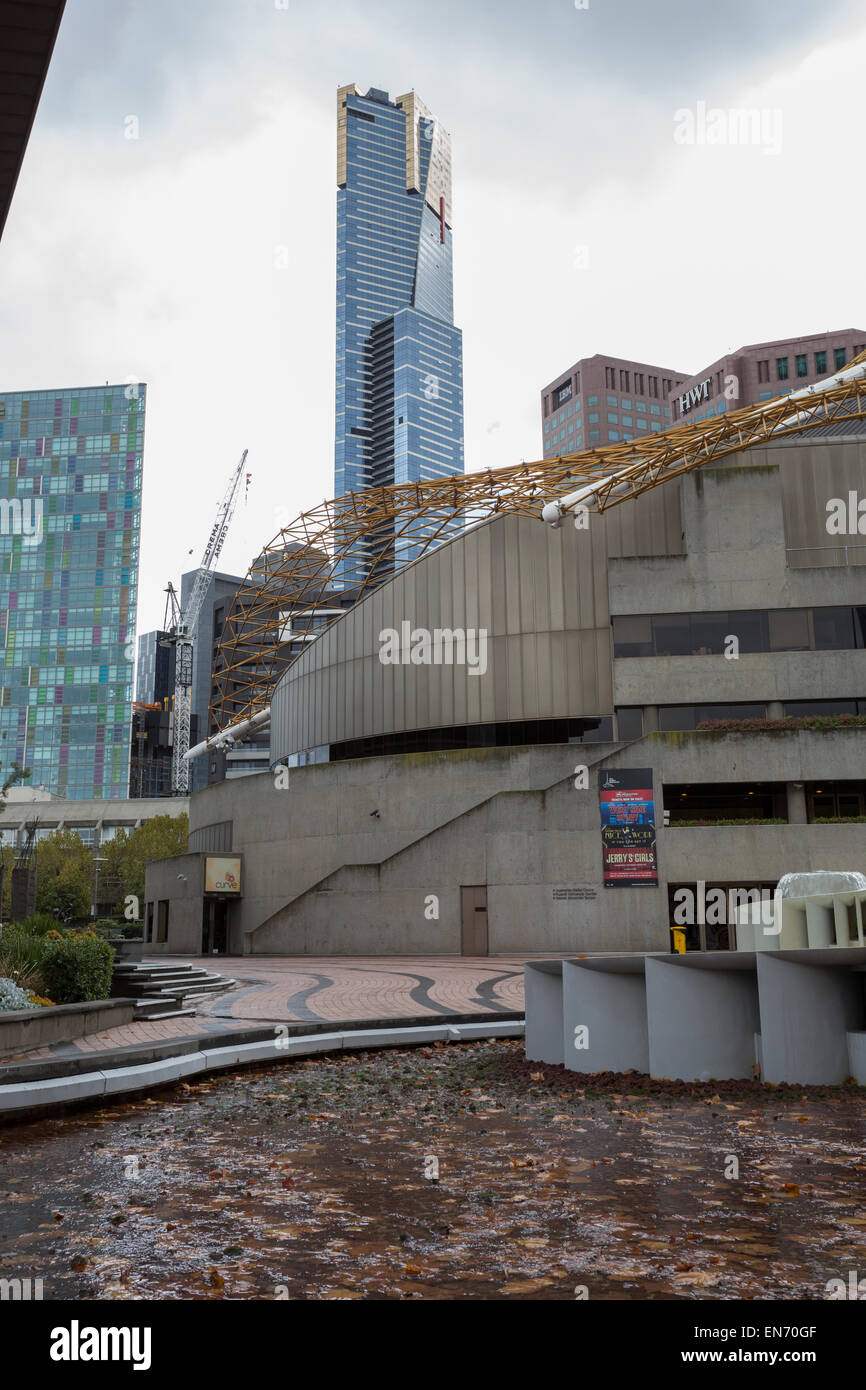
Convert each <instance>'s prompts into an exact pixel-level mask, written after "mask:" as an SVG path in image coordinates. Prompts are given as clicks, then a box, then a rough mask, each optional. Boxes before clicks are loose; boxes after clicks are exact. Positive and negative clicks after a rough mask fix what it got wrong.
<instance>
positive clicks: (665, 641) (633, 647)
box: [611, 607, 866, 657]
mask: <svg viewBox="0 0 866 1390" xmlns="http://www.w3.org/2000/svg"><path fill="white" fill-rule="evenodd" d="M611 623H612V627H613V654H614V656H615V657H631V656H719V655H725V654H727V653H730V654H731V655H734V654H735V653H740V652H743V653H748V652H799V651H850V650H853V649H855V648H858V647H859V648H863V647H866V608H848V607H839V608H771V609H763V610H762V609H754V610H749V611H745V610H741V611H732V612H718V613H661V614H656V613H654V614H650V613H638V614H629V615H623V616H618V617H614V618H612V620H611Z"/></svg>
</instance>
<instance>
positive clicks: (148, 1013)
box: [135, 999, 195, 1020]
mask: <svg viewBox="0 0 866 1390" xmlns="http://www.w3.org/2000/svg"><path fill="white" fill-rule="evenodd" d="M176 1004H177V1000H175V999H141V1000H139V1002H138V1004H137V1005H136V1009H135V1018H136V1019H138V1020H141V1019H145V1020H147V1019H157V1018H193V1017H194V1016H195V1009H178V1008H176Z"/></svg>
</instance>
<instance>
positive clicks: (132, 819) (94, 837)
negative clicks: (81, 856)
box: [0, 786, 189, 849]
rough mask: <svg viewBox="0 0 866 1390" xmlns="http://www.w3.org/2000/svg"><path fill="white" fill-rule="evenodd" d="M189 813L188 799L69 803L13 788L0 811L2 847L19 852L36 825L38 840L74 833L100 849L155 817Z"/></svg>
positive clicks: (31, 789) (38, 790)
mask: <svg viewBox="0 0 866 1390" xmlns="http://www.w3.org/2000/svg"><path fill="white" fill-rule="evenodd" d="M188 810H189V798H188V797H181V796H178V797H166V798H165V799H164V800H158V799H156V798H154V799H149V800H139V799H137V798H136V799H135V800H124V801H112V802H111V803H109V804H106V803H105V802H102V801H66V800H64V799H63V797H59V796H55V795H53V794H52V793H51V792H49V791H46V790H45V789H44V788H42V787H27V786H24V787H11V788H10V790H9V791H8V792H7V793H6V805H5V806H2V807H0V844H2V845H3V847H4V848H5V847H7V846H11V847H12V848H13V849H19V848H20V847H21V846H22V845H23V844H24V841H25V839H26V836H27V828H28V826H31V825H33V824H34V823H35V825H36V839H37V840H41V839H44V838H45V836H46V835H53V834H54V832H55V830H74V831H75V833H76V834H77V835H80V836H81V838H82V840H83V841H84V843H85V844H86V845H90V846H91V848H92V849H98V848H99V846H100V845H103V844H106V843H107V842H108V841H109V840H111V839H113V838H114V836H115V835H116V834H117V831H118V830H135V829H137V827H138V826H139V825H141V824H142V823H143V822H144V821H147V820H152V819H153V817H154V816H180V815H182V814H183V813H184V812H185V811H188Z"/></svg>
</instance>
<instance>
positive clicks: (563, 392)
mask: <svg viewBox="0 0 866 1390" xmlns="http://www.w3.org/2000/svg"><path fill="white" fill-rule="evenodd" d="M554 394H555V395H556V406H557V408H558V407H559V406H561V405H565V402H566V401H570V400H571V379H570V378H569V380H568V381H566V382H563V384H562V386H558V387H557V388H556V391H555V393H554Z"/></svg>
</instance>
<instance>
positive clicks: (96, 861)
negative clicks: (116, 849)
mask: <svg viewBox="0 0 866 1390" xmlns="http://www.w3.org/2000/svg"><path fill="white" fill-rule="evenodd" d="M106 862H107V860H106V857H105V855H104V854H94V856H93V907H92V908H91V911H90V915H91V917H92V918H93V920H94V922H95V921H96V913H97V911H98V908H99V866H100V864H105V863H106Z"/></svg>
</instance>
